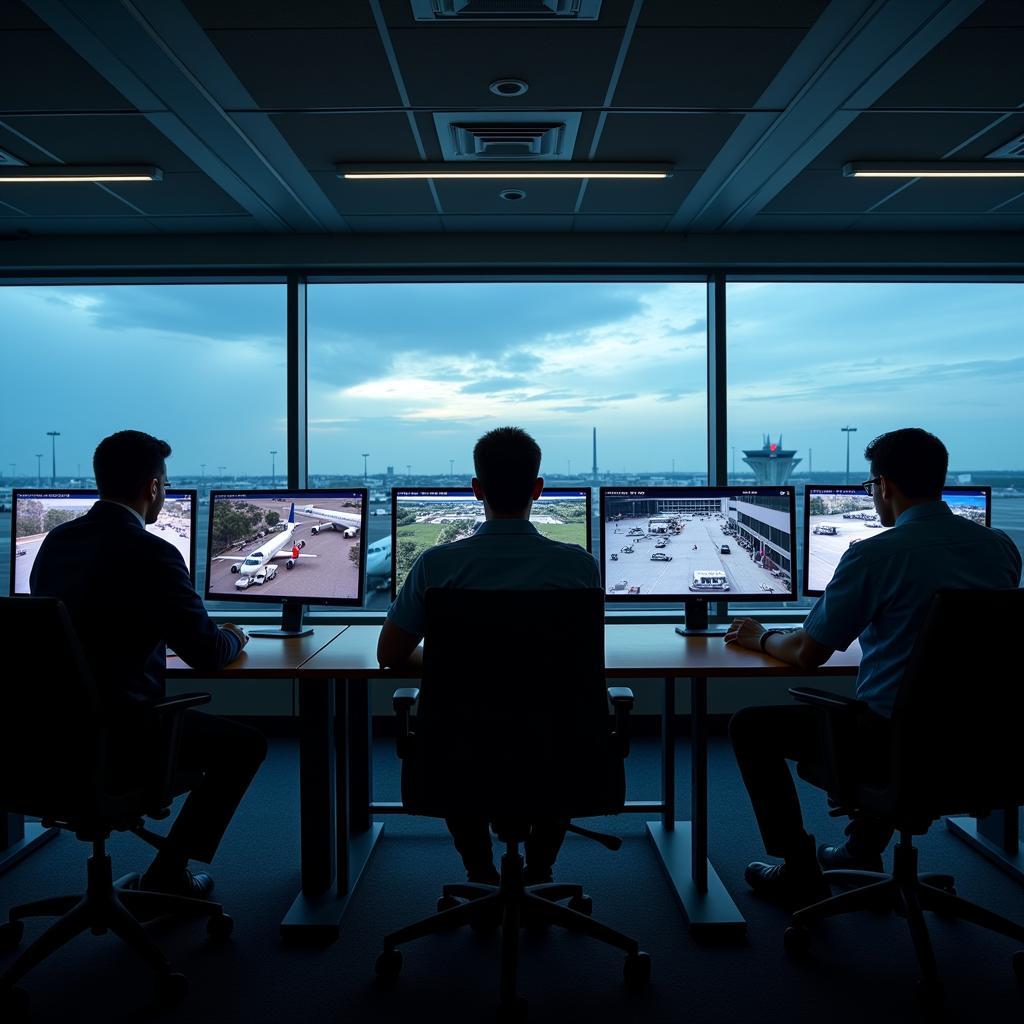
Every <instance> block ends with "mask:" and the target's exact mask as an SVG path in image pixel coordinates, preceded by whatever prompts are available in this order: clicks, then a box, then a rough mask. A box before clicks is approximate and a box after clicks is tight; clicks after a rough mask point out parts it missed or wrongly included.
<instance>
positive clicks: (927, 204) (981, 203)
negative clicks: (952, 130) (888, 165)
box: [872, 178, 1024, 214]
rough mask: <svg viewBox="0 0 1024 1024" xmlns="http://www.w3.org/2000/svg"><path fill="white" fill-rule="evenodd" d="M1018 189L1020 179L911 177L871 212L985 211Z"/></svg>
mask: <svg viewBox="0 0 1024 1024" xmlns="http://www.w3.org/2000/svg"><path fill="white" fill-rule="evenodd" d="M895 184H898V183H895ZM1022 191H1024V182H1022V181H1021V180H1020V179H1016V180H1014V179H1007V180H985V179H977V178H972V179H967V180H964V181H951V180H946V181H915V182H914V183H913V184H911V185H910V187H909V188H905V189H903V190H902V191H901V192H899V193H897V194H896V195H894V196H893V197H892V199H888V200H886V201H885V202H884V203H883V204H882V205H881V206H880V207H878V210H877V211H872V212H878V213H885V214H890V213H936V214H946V213H985V212H987V211H989V210H991V209H992V207H994V206H998V205H999V204H1000V203H1005V202H1006V201H1007V200H1009V199H1013V198H1014V197H1015V196H1016V195H1018V194H1019V193H1020V192H1022Z"/></svg>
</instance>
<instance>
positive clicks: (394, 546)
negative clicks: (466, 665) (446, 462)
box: [391, 486, 594, 601]
mask: <svg viewBox="0 0 1024 1024" xmlns="http://www.w3.org/2000/svg"><path fill="white" fill-rule="evenodd" d="M559 491H562V492H566V491H572V492H574V493H577V492H582V494H583V498H584V500H585V501H586V503H587V512H586V519H587V551H591V552H592V551H593V550H594V544H593V531H592V520H593V516H594V495H593V492H592V490H591V488H589V487H585V486H581V487H545V488H544V489H543V490H542V491H541V494H542V495H545V494H551V493H552V492H555V493H557V492H559ZM453 492H455V493H457V494H469V495H471V494H472V493H473V488H472V487H392V488H391V600H392V601H394V599H395V598H396V597H397V596H398V589H397V581H398V574H397V573H396V572H395V553H396V551H397V550H398V496H399V495H400V494H421V495H424V496H427V495H430V494H437V495H438V496H442V495H445V494H452V493H453Z"/></svg>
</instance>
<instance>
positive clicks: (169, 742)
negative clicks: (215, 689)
mask: <svg viewBox="0 0 1024 1024" xmlns="http://www.w3.org/2000/svg"><path fill="white" fill-rule="evenodd" d="M211 699H212V698H211V696H210V694H208V693H183V694H181V695H180V696H177V697H165V698H164V699H163V700H160V701H157V702H156V703H155V704H150V705H149V706H148V707H147V708H146V711H147V713H148V714H149V720H150V723H151V730H150V735H151V737H152V742H153V749H154V750H155V751H156V764H155V765H154V774H153V780H152V789H151V791H150V793H149V795H148V797H147V799H146V804H147V807H148V808H149V809H150V810H148V811H147V813H152V816H153V817H160V816H163V815H162V812H164V811H165V810H166V809H167V808H168V807H169V806H170V804H171V801H172V800H173V799H174V781H175V776H176V774H177V766H178V748H179V747H180V745H181V716H182V714H183V713H184V712H185V711H188V710H189V708H195V707H199V706H200V705H202V704H209V703H210V700H211Z"/></svg>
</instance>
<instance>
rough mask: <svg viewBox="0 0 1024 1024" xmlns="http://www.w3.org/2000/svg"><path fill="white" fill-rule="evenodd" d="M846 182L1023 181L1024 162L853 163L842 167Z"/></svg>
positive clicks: (865, 161)
mask: <svg viewBox="0 0 1024 1024" xmlns="http://www.w3.org/2000/svg"><path fill="white" fill-rule="evenodd" d="M843 175H844V176H845V177H847V178H1024V161H1022V160H1018V161H1009V160H1001V161H1000V162H999V163H998V164H996V163H958V162H954V161H951V160H938V161H932V162H928V161H925V162H920V163H914V162H911V161H909V160H908V161H905V162H902V163H895V162H892V161H889V162H886V163H879V162H873V161H867V160H856V161H853V162H851V163H848V164H843Z"/></svg>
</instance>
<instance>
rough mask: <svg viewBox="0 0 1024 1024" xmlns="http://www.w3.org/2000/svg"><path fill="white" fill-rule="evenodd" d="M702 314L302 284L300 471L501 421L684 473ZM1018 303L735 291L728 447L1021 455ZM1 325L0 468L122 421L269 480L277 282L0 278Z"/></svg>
mask: <svg viewBox="0 0 1024 1024" xmlns="http://www.w3.org/2000/svg"><path fill="white" fill-rule="evenodd" d="M704 304H705V297H704V288H703V286H702V285H700V284H687V283H682V284H661V283H651V284H632V283H630V284H626V283H614V282H612V283H578V284H577V283H565V284H366V285H318V286H311V287H310V289H309V329H310V335H309V336H310V351H309V366H310V396H309V410H310V414H309V416H310V468H311V470H312V472H314V473H320V472H346V473H361V472H362V466H363V460H362V457H361V453H362V452H369V453H370V457H369V468H370V472H371V473H374V472H380V471H381V470H383V468H384V467H385V465H389V464H390V465H393V466H394V467H395V469H396V471H398V472H399V473H404V472H405V469H406V466H412V471H413V473H421V474H435V473H447V471H448V467H449V460H454V462H455V471H456V473H461V474H465V473H468V471H469V469H470V450H471V448H472V444H473V441H474V440H475V438H476V437H477V436H479V434H480V433H482V432H483V431H485V430H487V429H489V428H490V427H492V426H496V425H501V424H504V423H517V424H519V425H522V426H524V427H526V428H527V429H529V430H531V431H533V432H534V433H535V434H536V436H537V438H538V440H539V441H540V443H541V445H542V447H543V448H544V450H545V469H546V471H547V472H548V474H549V475H554V474H563V473H565V472H566V471H567V469H568V468H569V465H570V462H571V466H572V470H573V472H580V471H584V470H587V469H589V467H590V461H591V452H590V439H591V428H592V427H594V426H596V427H597V428H598V438H599V463H600V467H601V469H602V470H611V471H613V472H618V471H621V470H626V471H628V472H641V473H643V472H652V473H653V472H659V471H666V470H669V469H670V468H671V465H672V460H673V459H674V460H675V464H676V468H677V469H678V470H680V471H683V470H702V469H703V465H704V458H705V456H704V450H705V436H706V435H705V430H706V427H705V323H704V312H705V310H704ZM1021 308H1024V286H1021V285H974V284H971V285H968V284H963V285H960V284H949V285H946V284H941V285H940V284H929V285H918V284H914V285H910V284H908V285H884V284H883V285H879V284H842V285H839V284H739V283H738V284H733V285H730V287H729V293H728V309H729V339H730V350H729V444H730V445H731V446H736V447H737V448H740V449H742V448H752V447H758V446H759V445H760V443H761V438H762V435H763V434H764V433H768V432H770V433H771V434H772V438H773V440H774V439H775V438H776V436H777V435H778V434H779V433H780V432H781V434H782V439H783V442H784V444H785V446H786V447H794V448H796V449H797V450H798V454H799V456H800V457H801V458H802V459H803V460H804V461H803V463H802V466H801V468H802V469H806V468H807V465H808V459H809V458H813V468H814V469H815V470H816V471H823V470H839V469H842V467H843V463H844V460H845V435H844V434H843V433H842V432H841V431H840V427H841V426H844V425H850V426H855V427H857V432H856V433H855V434H854V435H853V437H852V443H851V466H852V467H858V468H860V467H862V466H863V460H862V458H861V453H862V451H863V447H864V445H865V444H866V443H867V442H868V441H869V440H870V439H871V438H872V437H874V436H875V435H876V434H878V433H881V432H883V431H885V430H889V429H892V428H894V427H897V426H906V425H917V426H923V427H925V428H927V429H930V430H933V431H935V432H936V433H938V434H939V436H941V437H942V438H943V439H944V440H945V441H946V443H947V445H948V447H949V448H950V452H951V462H952V465H953V467H954V468H960V469H1017V468H1021V467H1022V465H1024V458H1022V457H1021V445H1020V442H1019V437H1020V434H1021V426H1022V425H1024V414H1022V411H1021V396H1022V395H1024V389H1022V384H1024V346H1022V345H1021V341H1020V333H1021V332H1020V310H1021ZM0 318H2V322H3V325H4V337H5V341H6V345H7V351H8V354H9V363H8V367H9V372H8V375H7V380H8V384H9V385H13V386H9V391H8V398H7V401H5V402H4V404H3V412H2V420H0V422H2V425H3V431H2V436H3V442H4V443H3V449H4V451H3V453H0V468H2V469H3V472H4V476H5V477H8V476H9V474H10V464H11V463H12V462H13V463H15V464H16V467H17V472H18V474H19V475H28V474H32V475H34V474H35V470H36V458H35V455H36V453H41V454H43V456H44V457H43V459H42V466H43V472H44V475H48V473H49V461H50V439H49V438H48V437H47V436H46V432H47V431H48V430H59V431H61V437H59V438H58V439H57V471H58V475H60V476H66V475H69V474H74V473H76V472H77V467H78V466H79V465H81V466H82V468H83V471H85V470H86V469H87V467H88V465H89V461H90V458H91V452H92V449H93V447H94V446H95V443H96V441H97V440H99V438H101V437H102V436H104V435H105V434H107V433H109V432H111V431H112V430H115V429H119V428H121V427H126V426H132V427H137V428H139V429H145V430H149V431H150V432H152V433H155V434H158V435H159V436H162V437H165V438H167V440H169V441H170V443H171V444H172V445H173V447H174V450H175V454H174V456H173V458H172V461H171V463H170V465H169V470H170V474H171V477H172V479H173V478H174V475H175V474H177V475H178V476H191V475H196V474H198V473H199V472H200V463H204V462H205V463H206V474H207V476H208V477H212V476H215V475H216V474H217V472H218V467H219V466H226V467H227V473H228V474H237V475H239V476H252V475H257V474H258V475H268V474H269V473H270V463H271V456H270V454H269V452H270V450H271V449H275V448H276V449H277V450H278V452H279V455H278V456H277V459H276V464H277V471H278V473H282V472H283V466H284V454H283V453H284V450H285V386H286V379H285V374H286V367H285V351H284V326H285V307H284V288H283V286H277V285H231V286H193V285H188V286H154V285H142V286H106V287H99V286H70V285H69V286H58V287H47V288H44V287H31V288H29V287H9V288H4V289H0ZM809 449H810V450H811V452H813V455H812V456H809V451H808V450H809ZM741 458H742V456H741V455H739V454H738V455H737V468H738V469H739V470H741V471H742V468H743V467H742V463H741V462H740V461H739V460H740V459H741Z"/></svg>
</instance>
